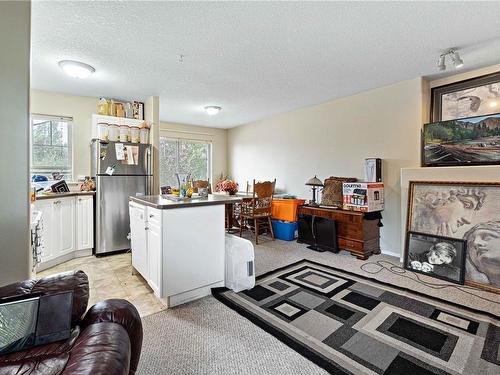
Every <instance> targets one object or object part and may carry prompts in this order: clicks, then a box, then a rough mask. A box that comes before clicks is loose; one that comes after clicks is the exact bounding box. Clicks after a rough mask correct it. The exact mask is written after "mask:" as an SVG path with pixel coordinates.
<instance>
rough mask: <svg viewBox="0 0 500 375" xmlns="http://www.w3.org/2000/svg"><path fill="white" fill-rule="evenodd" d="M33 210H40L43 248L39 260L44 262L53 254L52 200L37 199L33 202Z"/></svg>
mask: <svg viewBox="0 0 500 375" xmlns="http://www.w3.org/2000/svg"><path fill="white" fill-rule="evenodd" d="M35 210H36V211H41V212H42V223H43V233H42V243H43V250H42V256H41V261H42V262H45V261H47V260H50V259H52V258H53V257H54V254H55V238H54V233H55V230H54V228H55V225H54V213H53V210H54V200H53V199H44V200H37V201H36V203H35Z"/></svg>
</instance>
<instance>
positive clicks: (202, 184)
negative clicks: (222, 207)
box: [193, 180, 212, 194]
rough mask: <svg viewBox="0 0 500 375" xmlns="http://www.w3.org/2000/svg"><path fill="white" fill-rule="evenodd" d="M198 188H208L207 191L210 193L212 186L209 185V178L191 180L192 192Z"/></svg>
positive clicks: (195, 191)
mask: <svg viewBox="0 0 500 375" xmlns="http://www.w3.org/2000/svg"><path fill="white" fill-rule="evenodd" d="M199 188H208V193H209V194H212V186H211V185H210V180H196V181H193V193H197V192H198V189H199Z"/></svg>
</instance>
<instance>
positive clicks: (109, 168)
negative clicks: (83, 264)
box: [90, 139, 152, 255]
mask: <svg viewBox="0 0 500 375" xmlns="http://www.w3.org/2000/svg"><path fill="white" fill-rule="evenodd" d="M128 147H130V151H128V149H127V148H128ZM135 147H137V148H135ZM121 151H123V153H121ZM132 151H133V152H132ZM129 157H132V160H133V161H132V162H129V161H128V160H129ZM124 158H125V159H124ZM90 170H91V174H92V177H94V178H95V183H96V217H95V227H96V230H95V233H96V239H95V240H96V241H95V254H96V255H104V254H107V253H111V252H115V251H120V250H128V249H130V236H129V232H130V217H129V210H128V201H129V197H130V196H135V195H149V194H150V193H151V179H152V171H151V145H147V144H137V143H129V142H111V141H110V142H104V141H100V140H98V139H94V140H93V141H92V144H91V168H90Z"/></svg>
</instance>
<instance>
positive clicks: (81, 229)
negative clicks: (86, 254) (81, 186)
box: [75, 195, 94, 250]
mask: <svg viewBox="0 0 500 375" xmlns="http://www.w3.org/2000/svg"><path fill="white" fill-rule="evenodd" d="M75 228H76V250H84V249H92V248H93V247H94V198H93V197H92V196H90V195H85V196H77V197H76V225H75Z"/></svg>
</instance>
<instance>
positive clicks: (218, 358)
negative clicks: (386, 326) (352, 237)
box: [138, 241, 500, 374]
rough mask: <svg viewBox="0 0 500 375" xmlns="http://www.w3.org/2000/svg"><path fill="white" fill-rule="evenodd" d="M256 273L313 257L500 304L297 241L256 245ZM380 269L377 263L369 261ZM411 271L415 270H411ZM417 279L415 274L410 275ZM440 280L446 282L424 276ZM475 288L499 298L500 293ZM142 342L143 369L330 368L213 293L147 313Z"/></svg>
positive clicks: (451, 297) (472, 301) (439, 293)
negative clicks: (223, 301)
mask: <svg viewBox="0 0 500 375" xmlns="http://www.w3.org/2000/svg"><path fill="white" fill-rule="evenodd" d="M255 258H256V260H255V261H256V273H257V275H259V274H262V273H265V272H268V271H271V270H273V269H276V268H278V267H281V266H284V265H287V264H290V263H293V262H296V261H298V260H300V259H310V260H313V261H317V262H320V263H323V264H327V265H330V266H333V267H337V268H341V269H344V270H347V271H351V272H355V273H358V274H361V275H365V276H369V277H373V278H376V279H378V280H381V281H385V282H389V283H393V284H395V285H398V286H402V287H406V288H408V289H411V290H415V291H419V292H422V293H426V294H429V295H431V296H434V297H440V298H443V299H445V300H448V301H452V302H455V303H459V304H462V305H465V306H470V307H473V308H476V309H483V310H486V311H489V312H491V313H494V314H497V315H500V305H499V304H495V303H492V302H487V301H484V300H481V299H479V298H477V297H475V296H472V295H469V294H466V293H463V292H461V291H459V290H457V289H456V288H445V289H441V290H434V289H431V288H429V287H426V286H423V285H420V284H418V283H417V282H415V281H412V280H409V279H406V278H403V277H402V276H400V275H394V274H392V273H390V272H389V271H387V270H383V271H382V272H380V273H378V274H376V275H370V274H369V273H367V272H364V271H362V270H360V266H361V265H363V264H364V263H369V262H374V261H377V260H384V261H391V262H393V263H398V262H399V259H396V258H394V257H388V256H384V255H378V256H372V257H370V258H369V260H368V261H360V260H357V259H356V258H354V257H352V256H351V255H350V254H348V253H344V252H342V253H340V254H333V253H317V252H313V251H311V250H308V249H306V247H305V246H303V245H300V244H297V243H295V242H284V241H275V242H272V241H263V244H261V245H259V246H257V247H256V249H255ZM367 266H368V267H369V268H370V269H373V270H376V269H377V267H376V265H367ZM407 275H411V274H407ZM412 277H413V278H414V275H413V276H412ZM421 278H422V279H424V280H426V281H430V282H433V283H436V284H445V283H444V282H442V281H440V280H437V279H432V278H427V277H425V276H421ZM473 293H475V294H478V295H481V296H483V297H485V298H488V299H492V300H495V301H497V302H500V295H496V294H492V293H487V292H483V291H474V292H473ZM143 324H144V344H143V350H142V356H141V362H140V365H139V371H138V373H139V374H326V372H325V371H324V370H323V369H321V368H319V367H318V366H316V365H315V364H313V363H312V362H310V361H309V360H307V359H306V358H304V357H302V356H301V355H300V354H298V353H296V352H295V351H293V350H292V349H290V348H288V347H287V346H286V345H285V344H283V343H281V342H280V341H278V340H277V339H276V338H274V337H273V336H271V335H269V334H267V333H266V332H264V331H263V330H261V329H260V328H258V327H257V326H255V325H254V324H253V323H251V322H250V321H248V320H247V319H245V318H243V317H241V316H240V315H238V314H237V313H236V312H234V311H232V310H230V309H229V308H227V307H226V306H224V305H223V304H221V303H219V302H218V301H216V300H215V299H214V298H213V297H206V298H203V299H201V300H198V301H195V302H192V303H188V304H185V305H182V306H179V307H176V308H172V309H169V310H166V311H162V312H160V313H157V314H153V315H150V316H147V317H145V318H143Z"/></svg>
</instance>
